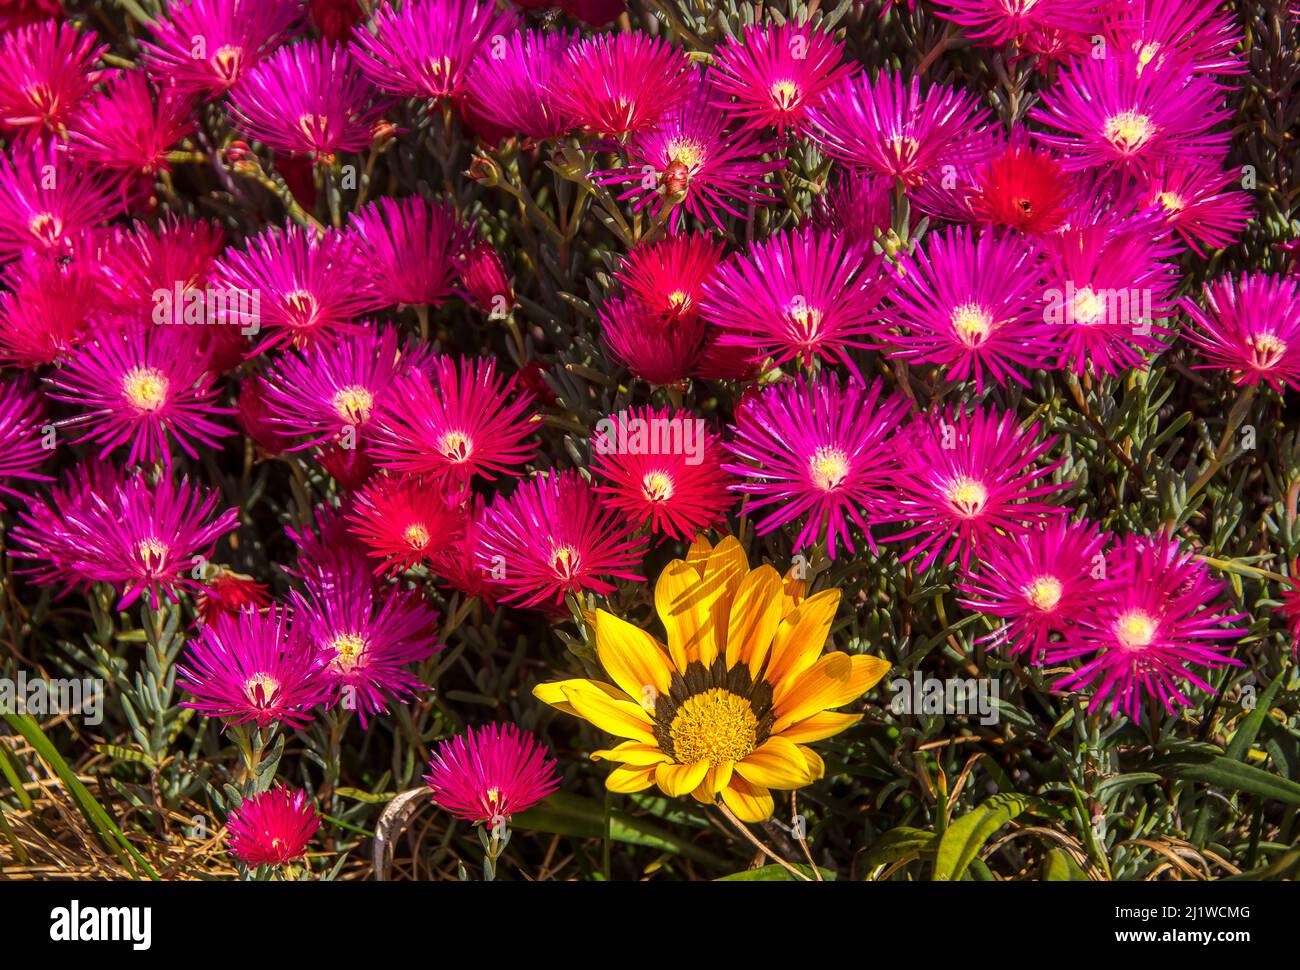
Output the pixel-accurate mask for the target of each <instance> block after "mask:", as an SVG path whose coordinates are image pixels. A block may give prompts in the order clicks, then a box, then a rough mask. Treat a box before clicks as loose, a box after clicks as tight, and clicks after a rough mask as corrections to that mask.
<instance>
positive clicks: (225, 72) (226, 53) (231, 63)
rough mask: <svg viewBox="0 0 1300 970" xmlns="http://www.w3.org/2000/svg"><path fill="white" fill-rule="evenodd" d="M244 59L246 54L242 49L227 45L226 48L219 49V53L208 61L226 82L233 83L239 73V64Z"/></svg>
mask: <svg viewBox="0 0 1300 970" xmlns="http://www.w3.org/2000/svg"><path fill="white" fill-rule="evenodd" d="M243 59H244V52H243V50H242V49H241V48H238V47H233V46H231V45H230V44H227V45H226V46H225V47H220V48H218V49H217V52H216V53H215V54H213V55H212V56H211V57H210V58H209V59H208V63H209V64H211V65H212V68H213V70H215V71H216V72H217V73H218V74H219V75H221V77H222V78H223V79H224V80H226V81H233V80H234V79H235V76H236V75H237V74H238V73H239V64H240V61H242V60H243Z"/></svg>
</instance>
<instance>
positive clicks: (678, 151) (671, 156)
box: [664, 139, 704, 169]
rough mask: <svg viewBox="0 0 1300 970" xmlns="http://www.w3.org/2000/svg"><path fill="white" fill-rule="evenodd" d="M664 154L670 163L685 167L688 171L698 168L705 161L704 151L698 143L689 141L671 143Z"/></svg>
mask: <svg viewBox="0 0 1300 970" xmlns="http://www.w3.org/2000/svg"><path fill="white" fill-rule="evenodd" d="M664 154H665V155H667V156H668V160H669V161H670V162H677V163H679V164H681V165H685V166H686V167H687V168H688V169H694V168H697V167H698V166H699V165H700V163H701V162H703V161H704V149H703V148H702V147H700V144H699V143H698V142H695V141H690V140H689V139H682V140H680V141H674V142H669V143H668V148H667V149H666V150H665V152H664Z"/></svg>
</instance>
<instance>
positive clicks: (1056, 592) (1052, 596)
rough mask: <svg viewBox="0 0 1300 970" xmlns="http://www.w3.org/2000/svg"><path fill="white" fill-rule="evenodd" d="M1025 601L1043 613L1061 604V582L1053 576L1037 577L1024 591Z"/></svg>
mask: <svg viewBox="0 0 1300 970" xmlns="http://www.w3.org/2000/svg"><path fill="white" fill-rule="evenodd" d="M1025 599H1027V600H1029V602H1030V604H1031V605H1033V607H1034V608H1035V609H1038V610H1042V611H1043V612H1044V613H1046V612H1048V611H1049V610H1054V609H1056V604H1057V603H1059V602H1061V581H1060V580H1059V579H1057V578H1056V577H1055V576H1039V577H1038V578H1037V579H1035V580H1034V581H1033V582H1032V583H1030V584H1029V586H1028V587H1027V588H1026V589H1025Z"/></svg>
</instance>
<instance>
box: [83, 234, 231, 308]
mask: <svg viewBox="0 0 1300 970" xmlns="http://www.w3.org/2000/svg"><path fill="white" fill-rule="evenodd" d="M224 243H225V233H223V232H222V230H221V227H220V226H218V225H217V224H215V223H212V222H202V221H199V220H191V219H184V218H178V217H176V216H172V215H169V216H167V217H166V218H165V219H163V220H162V221H161V222H159V223H158V225H156V226H152V227H151V226H150V225H148V224H146V223H143V222H136V223H132V224H131V226H130V227H129V228H123V227H115V228H114V230H113V232H112V233H111V234H105V235H104V237H103V238H102V239H101V240H100V241H99V245H98V247H97V248H96V251H95V261H96V263H98V264H99V267H100V269H101V273H100V275H101V277H102V280H101V285H102V286H103V287H104V289H105V291H106V293H107V294H108V295H109V296H110V298H111V304H112V306H113V307H114V308H116V309H117V310H119V311H120V312H121V313H122V315H123V316H124V317H126V318H128V319H130V318H140V317H149V318H150V319H152V318H153V316H154V314H155V310H156V308H157V307H158V305H159V303H160V300H159V293H160V291H161V292H162V293H166V294H167V295H168V296H169V297H171V300H172V303H173V304H175V303H177V302H178V301H177V300H176V299H175V296H176V289H177V287H178V286H179V288H180V293H181V299H180V301H179V303H180V305H181V307H182V308H183V307H184V305H185V300H186V298H187V297H190V296H192V295H193V294H192V291H195V290H202V289H203V288H204V286H205V285H206V284H207V282H208V277H209V275H210V274H211V272H212V267H213V264H214V263H215V261H216V258H217V255H218V254H219V253H220V252H221V248H222V246H223V245H224ZM173 309H174V306H173ZM180 317H181V320H182V321H183V320H184V314H183V313H181V314H180ZM155 322H157V321H155ZM192 322H194V323H199V322H206V314H205V318H204V320H203V321H200V320H197V319H193V321H192ZM195 329H203V330H206V329H207V328H206V327H204V328H197V327H196V328H195ZM232 329H238V328H232Z"/></svg>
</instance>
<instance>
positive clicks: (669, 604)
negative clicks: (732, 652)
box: [655, 559, 731, 673]
mask: <svg viewBox="0 0 1300 970" xmlns="http://www.w3.org/2000/svg"><path fill="white" fill-rule="evenodd" d="M725 593H726V587H725V585H724V584H723V583H721V582H718V581H714V582H713V583H712V584H711V585H710V584H709V583H708V582H706V581H705V580H704V579H701V577H700V574H699V573H697V572H696V571H695V567H694V566H691V565H689V564H688V563H686V562H685V561H683V560H681V559H674V560H673V561H672V562H670V563H669V564H668V565H667V566H665V567H664V571H663V572H662V573H660V574H659V581H658V582H657V583H655V609H656V610H658V611H659V619H660V620H662V621H663V624H664V630H666V631H667V633H668V652H669V653H670V654H671V655H672V658H673V664H674V665H675V666H676V667H677V669H678V670H679V671H681V672H682V673H685V672H686V666H687V664H689V663H690V662H691V661H692V660H697V659H701V658H702V657H703V656H708V657H709V660H708V661H707V662H708V663H712V662H713V659H712V658H713V657H716V656H717V655H718V643H719V641H720V638H723V637H725V636H726V635H727V630H726V625H727V610H728V609H729V608H730V606H731V601H730V599H727V600H725V601H724V599H723V596H724V594H725Z"/></svg>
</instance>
